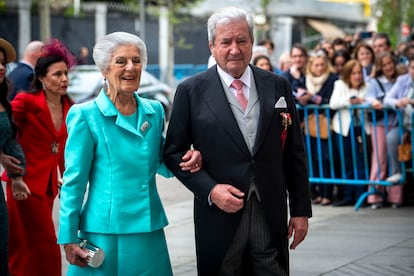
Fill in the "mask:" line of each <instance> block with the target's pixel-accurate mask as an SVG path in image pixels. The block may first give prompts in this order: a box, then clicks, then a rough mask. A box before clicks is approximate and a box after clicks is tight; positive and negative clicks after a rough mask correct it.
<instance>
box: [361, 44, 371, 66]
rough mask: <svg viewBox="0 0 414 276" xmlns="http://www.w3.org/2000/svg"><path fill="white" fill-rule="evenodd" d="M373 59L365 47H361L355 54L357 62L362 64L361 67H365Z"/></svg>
mask: <svg viewBox="0 0 414 276" xmlns="http://www.w3.org/2000/svg"><path fill="white" fill-rule="evenodd" d="M373 59H374V57H373V56H372V53H371V52H370V51H369V50H368V49H367V48H365V47H361V48H359V50H358V53H357V60H358V61H359V62H360V63H361V64H362V66H363V67H367V66H368V65H370V64H371V63H372V61H373Z"/></svg>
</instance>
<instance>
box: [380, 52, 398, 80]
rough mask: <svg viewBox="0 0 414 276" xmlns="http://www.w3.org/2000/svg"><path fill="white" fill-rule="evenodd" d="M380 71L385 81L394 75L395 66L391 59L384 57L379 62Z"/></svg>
mask: <svg viewBox="0 0 414 276" xmlns="http://www.w3.org/2000/svg"><path fill="white" fill-rule="evenodd" d="M381 64H382V65H381V70H382V73H383V74H384V76H385V77H386V78H387V79H391V78H392V77H393V75H394V73H395V65H394V62H393V61H392V59H391V57H389V56H385V57H383V58H382V61H381Z"/></svg>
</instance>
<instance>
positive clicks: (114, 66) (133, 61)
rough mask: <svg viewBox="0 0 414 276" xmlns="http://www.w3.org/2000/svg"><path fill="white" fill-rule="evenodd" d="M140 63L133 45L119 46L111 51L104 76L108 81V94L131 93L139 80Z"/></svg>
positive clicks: (136, 49)
mask: <svg viewBox="0 0 414 276" xmlns="http://www.w3.org/2000/svg"><path fill="white" fill-rule="evenodd" d="M141 71H142V63H141V56H140V53H139V51H138V48H137V47H136V46H135V45H122V46H119V47H118V48H117V49H116V50H115V51H113V53H112V57H111V60H110V62H109V67H108V70H107V71H106V72H105V74H104V77H105V78H106V80H107V81H108V94H110V95H111V94H114V95H117V94H118V93H133V92H135V91H137V90H138V87H139V83H140V81H141Z"/></svg>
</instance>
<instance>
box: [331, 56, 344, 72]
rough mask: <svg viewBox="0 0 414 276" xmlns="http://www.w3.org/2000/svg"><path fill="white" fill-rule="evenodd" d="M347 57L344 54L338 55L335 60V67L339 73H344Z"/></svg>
mask: <svg viewBox="0 0 414 276" xmlns="http://www.w3.org/2000/svg"><path fill="white" fill-rule="evenodd" d="M345 62H346V61H345V58H344V57H343V56H337V57H336V58H335V60H334V67H335V71H336V73H337V74H338V75H341V74H342V70H343V69H344V65H345Z"/></svg>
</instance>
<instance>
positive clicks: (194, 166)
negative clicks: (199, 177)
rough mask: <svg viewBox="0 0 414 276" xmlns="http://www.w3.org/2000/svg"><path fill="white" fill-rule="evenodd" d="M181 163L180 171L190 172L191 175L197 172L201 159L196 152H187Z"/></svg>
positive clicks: (201, 163) (199, 154)
mask: <svg viewBox="0 0 414 276" xmlns="http://www.w3.org/2000/svg"><path fill="white" fill-rule="evenodd" d="M181 159H182V160H183V162H181V163H180V167H181V170H183V171H190V172H191V173H195V172H198V171H199V170H200V169H201V167H202V165H203V159H202V157H201V153H200V152H199V151H198V150H189V151H187V152H186V153H185V154H184V155H183V157H182V158H181Z"/></svg>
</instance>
